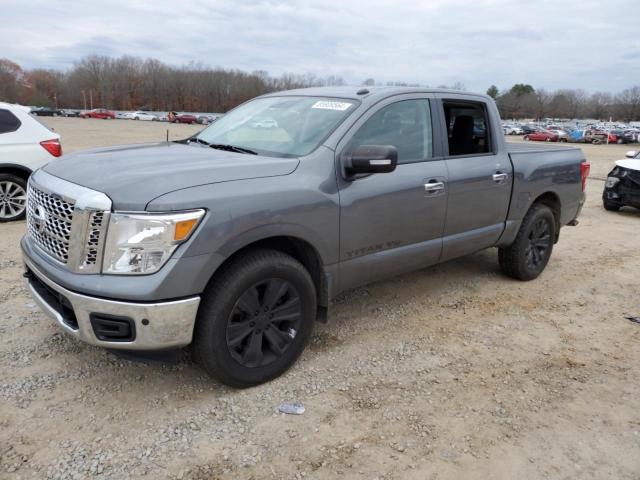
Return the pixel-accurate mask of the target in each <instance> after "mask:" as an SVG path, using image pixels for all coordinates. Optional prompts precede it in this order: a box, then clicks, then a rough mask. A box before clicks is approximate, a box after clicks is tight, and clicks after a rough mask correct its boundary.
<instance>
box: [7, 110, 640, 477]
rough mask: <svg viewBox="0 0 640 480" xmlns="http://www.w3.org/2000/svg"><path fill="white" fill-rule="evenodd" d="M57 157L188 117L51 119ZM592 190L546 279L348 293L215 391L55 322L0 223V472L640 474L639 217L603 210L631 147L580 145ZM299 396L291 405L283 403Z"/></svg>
mask: <svg viewBox="0 0 640 480" xmlns="http://www.w3.org/2000/svg"><path fill="white" fill-rule="evenodd" d="M45 121H46V123H48V124H50V125H51V126H53V127H54V128H55V129H56V130H58V131H59V132H60V133H61V134H62V136H63V146H64V149H65V151H67V152H70V151H73V150H77V149H79V148H85V147H89V146H96V145H109V144H119V143H127V142H136V141H153V140H156V139H158V140H160V139H164V138H165V135H166V129H167V128H169V130H170V137H171V138H180V137H184V136H186V134H187V132H193V131H195V130H197V128H196V127H190V126H183V125H177V126H167V125H166V124H156V123H142V122H140V123H138V122H133V121H121V120H117V121H102V120H80V119H51V120H45ZM584 150H585V152H586V154H587V157H588V159H589V160H590V161H591V162H592V165H593V168H592V176H593V177H594V178H592V179H591V180H589V185H588V189H589V195H588V201H587V205H586V208H585V210H584V211H583V214H582V217H581V222H580V225H579V226H578V227H575V228H570V227H567V228H565V229H563V230H562V234H561V239H560V243H559V244H558V245H557V246H556V249H555V250H554V254H553V257H552V259H551V262H550V264H549V266H548V268H547V270H546V271H545V273H544V274H543V275H542V276H541V277H540V278H539V279H538V280H536V281H533V282H530V283H520V282H517V281H513V280H510V279H508V278H505V277H504V276H502V275H501V274H500V273H499V271H498V264H497V258H496V257H497V255H496V251H494V250H489V251H485V252H481V253H478V254H475V255H473V256H470V257H467V258H464V259H460V260H456V261H452V262H448V263H446V264H444V265H440V266H437V267H434V268H430V269H427V270H423V271H420V272H417V273H413V274H410V275H405V276H402V277H399V278H395V279H392V280H388V281H384V282H380V283H377V284H374V285H372V286H369V287H367V288H361V289H358V290H355V291H352V292H349V293H348V294H346V295H344V296H342V297H340V298H339V299H338V300H337V301H336V304H335V308H334V309H333V317H332V321H331V322H330V323H329V324H328V325H318V327H317V329H316V333H315V336H314V338H313V341H312V344H311V345H310V348H309V349H308V350H307V351H306V353H305V354H304V355H303V357H302V359H301V361H300V362H299V363H298V364H297V365H296V366H295V367H294V368H293V369H292V370H291V371H290V372H289V373H288V374H286V375H285V376H283V377H282V378H279V379H278V380H276V381H273V382H271V383H269V384H268V385H264V386H261V387H258V388H253V389H250V390H245V391H234V390H231V389H228V388H225V387H222V386H220V385H217V384H215V383H213V382H212V381H210V380H209V379H208V378H207V377H205V376H204V374H203V372H202V371H201V370H200V369H198V368H197V367H196V366H194V365H193V364H191V363H190V362H189V361H188V360H185V361H184V362H182V363H180V364H178V365H172V366H167V365H157V364H153V365H146V364H140V363H131V362H128V361H124V360H121V359H119V358H117V357H115V356H113V355H112V354H110V353H107V352H105V351H103V350H101V349H98V348H93V347H89V346H86V345H82V344H80V343H77V342H76V341H74V340H72V339H70V338H68V337H66V336H65V335H63V334H62V333H61V332H60V329H59V328H58V327H56V326H55V325H54V324H53V323H52V322H51V321H50V320H49V319H48V318H47V317H45V316H44V315H43V314H42V313H40V311H39V310H38V308H36V307H35V305H34V303H33V302H32V300H31V299H30V298H29V296H28V295H27V292H26V290H25V288H24V287H23V283H22V278H21V273H22V269H21V264H20V252H19V246H18V240H19V238H20V237H21V235H22V234H23V231H24V228H25V226H24V222H20V223H15V224H10V225H0V232H1V237H0V285H1V286H2V288H1V290H0V312H1V313H0V375H1V380H0V478H38V479H40V478H56V479H57V478H64V479H67V478H87V477H93V476H96V477H97V478H105V479H126V478H132V479H138V478H145V479H157V478H172V479H176V478H179V479H213V478H230V479H231V478H233V479H262V478H278V479H279V478H281V479H292V478H314V479H315V478H319V479H325V478H343V477H347V478H363V479H373V478H379V479H433V480H435V479H438V480H442V479H465V480H467V479H514V478H523V479H524V478H526V479H581V480H585V479H604V478H610V479H639V478H640V324H637V323H633V322H631V321H629V320H627V319H625V316H630V315H633V316H640V281H639V280H640V277H639V276H638V273H639V272H640V253H639V250H638V249H639V246H638V234H639V233H640V212H637V211H633V210H625V211H621V212H619V213H610V212H606V211H605V210H604V209H603V208H602V206H601V202H600V194H601V191H602V187H603V182H602V181H601V180H598V178H603V177H604V176H606V173H607V171H608V170H609V169H610V167H611V165H612V164H613V159H616V158H621V157H622V156H623V154H624V152H625V151H626V150H628V148H627V147H626V146H616V145H610V146H586V147H584ZM290 400H297V401H301V402H303V403H304V404H305V406H306V408H307V410H306V413H305V414H304V415H302V416H285V415H281V414H276V413H274V412H275V409H276V408H277V406H278V405H279V404H280V402H282V401H290Z"/></svg>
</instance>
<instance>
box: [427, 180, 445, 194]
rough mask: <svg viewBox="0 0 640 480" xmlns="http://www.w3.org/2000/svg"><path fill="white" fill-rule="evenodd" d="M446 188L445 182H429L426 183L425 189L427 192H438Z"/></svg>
mask: <svg viewBox="0 0 640 480" xmlns="http://www.w3.org/2000/svg"><path fill="white" fill-rule="evenodd" d="M443 190H444V182H437V181H434V182H427V183H425V184H424V191H425V192H427V193H438V192H442V191H443Z"/></svg>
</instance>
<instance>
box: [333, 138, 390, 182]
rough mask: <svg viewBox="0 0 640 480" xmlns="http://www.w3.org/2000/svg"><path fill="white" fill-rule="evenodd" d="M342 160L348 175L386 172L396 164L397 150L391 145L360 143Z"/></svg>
mask: <svg viewBox="0 0 640 480" xmlns="http://www.w3.org/2000/svg"><path fill="white" fill-rule="evenodd" d="M342 161H343V165H344V169H345V171H346V172H347V174H349V175H356V174H365V173H388V172H393V171H394V170H395V169H396V165H398V150H397V149H396V147H394V146H393V145H360V146H359V147H358V148H356V149H355V150H354V151H353V152H349V153H347V154H346V155H344V157H343V159H342Z"/></svg>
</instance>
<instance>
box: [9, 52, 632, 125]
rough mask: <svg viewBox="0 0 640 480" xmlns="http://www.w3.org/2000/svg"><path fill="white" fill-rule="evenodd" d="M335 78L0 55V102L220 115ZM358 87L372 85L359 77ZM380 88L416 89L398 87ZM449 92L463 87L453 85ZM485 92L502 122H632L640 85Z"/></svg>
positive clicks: (98, 58) (127, 59)
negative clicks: (25, 64) (46, 62)
mask: <svg viewBox="0 0 640 480" xmlns="http://www.w3.org/2000/svg"><path fill="white" fill-rule="evenodd" d="M345 84H346V83H345V81H344V80H343V79H342V78H341V77H338V76H328V77H324V78H323V77H318V76H316V75H314V74H311V73H307V74H291V73H287V74H283V75H281V76H279V77H273V76H270V75H269V74H268V73H267V72H265V71H254V72H250V73H249V72H243V71H241V70H234V69H223V68H210V67H205V66H202V65H200V64H194V63H190V64H188V65H185V66H181V67H176V66H170V65H167V64H165V63H163V62H161V61H159V60H156V59H151V58H150V59H141V58H138V57H132V56H128V55H125V56H122V57H118V58H112V57H108V56H103V55H88V56H86V57H84V58H82V59H81V60H80V61H78V62H77V63H75V65H74V66H73V67H72V68H70V69H68V70H56V69H42V68H35V69H23V68H22V67H21V66H20V65H18V64H17V63H15V62H12V61H11V60H9V59H6V58H5V59H3V58H0V100H3V101H7V102H13V103H21V104H24V105H38V106H50V107H57V108H98V107H103V108H111V109H115V110H138V109H145V110H155V111H168V110H178V111H194V112H226V111H228V110H229V109H231V108H233V107H235V106H236V105H238V104H240V103H242V102H244V101H246V100H248V99H250V98H253V97H255V96H257V95H262V94H265V93H269V92H273V91H278V90H288V89H292V88H302V87H310V86H325V85H327V86H330V85H345ZM362 84H363V85H379V83H376V82H375V80H374V79H372V78H367V79H366V80H364V81H363V82H362ZM387 85H395V86H407V85H409V86H417V84H407V83H405V82H389V83H387ZM452 88H454V89H456V90H464V85H462V84H461V83H456V84H454V85H453V86H452ZM487 94H488V95H490V96H491V97H493V98H494V99H495V100H496V103H497V105H498V108H499V109H500V114H501V115H502V117H503V118H505V119H523V118H532V119H541V118H548V117H550V118H567V119H573V118H593V119H598V120H608V119H609V118H614V119H616V120H623V121H632V120H640V86H635V87H631V88H628V89H626V90H623V91H622V92H619V93H616V94H613V93H610V92H595V93H591V94H589V93H587V92H585V91H584V90H580V89H560V90H555V91H547V90H545V89H542V88H539V89H535V88H534V87H533V86H531V85H528V84H516V85H514V86H512V87H511V88H509V89H506V90H503V91H500V90H499V89H498V88H497V87H496V86H495V85H492V86H491V87H490V88H489V89H488V90H487Z"/></svg>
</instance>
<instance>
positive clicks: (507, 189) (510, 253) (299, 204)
mask: <svg viewBox="0 0 640 480" xmlns="http://www.w3.org/2000/svg"><path fill="white" fill-rule="evenodd" d="M588 171H589V165H588V164H587V163H586V162H585V158H584V155H583V153H582V152H581V151H580V150H579V149H576V148H566V147H562V148H559V147H557V148H553V147H551V148H548V147H547V148H545V147H538V148H536V147H531V146H526V147H525V146H522V147H517V146H515V145H506V144H505V142H504V138H503V134H502V128H501V125H500V118H499V115H498V112H497V109H496V107H495V105H494V103H493V101H492V100H491V98H489V97H487V96H484V95H475V94H467V93H460V92H453V91H444V90H432V89H422V88H370V89H364V88H362V89H357V88H347V87H341V88H313V89H303V90H295V91H288V92H278V93H273V94H269V95H265V96H262V97H259V98H256V99H253V100H251V101H249V102H247V103H244V104H243V105H240V106H239V107H237V108H236V109H234V110H232V111H231V112H229V113H228V114H227V115H225V116H224V117H222V118H221V119H220V120H218V121H217V122H216V123H214V124H213V125H211V126H209V127H207V128H206V129H204V130H202V131H201V132H200V133H198V134H197V135H195V136H193V137H191V138H189V139H186V140H184V141H178V142H166V143H165V142H163V143H157V144H151V145H150V144H144V145H132V146H119V147H111V148H101V149H97V150H91V151H84V152H79V153H76V154H72V155H66V156H65V157H62V158H61V159H59V160H55V161H53V162H51V163H49V164H48V165H47V166H46V167H44V168H42V169H40V170H38V171H36V172H35V173H34V174H33V175H32V177H31V179H30V181H29V185H28V201H27V234H26V235H25V237H24V238H23V240H22V251H23V254H24V255H23V257H24V263H25V268H26V272H25V277H26V278H27V279H28V288H29V290H30V292H31V294H32V295H33V297H34V299H35V300H36V301H37V303H38V304H39V305H40V306H41V308H42V309H43V310H44V311H45V312H47V313H48V314H49V315H50V316H52V317H53V318H54V319H55V320H56V321H57V322H58V323H59V324H60V326H61V327H62V328H63V329H64V330H65V331H66V332H68V333H69V334H71V335H73V336H75V337H76V338H78V339H80V340H82V341H84V342H87V343H90V344H92V345H98V346H101V347H106V348H109V349H127V350H130V351H133V352H136V351H138V352H140V351H147V352H148V351H152V350H165V349H175V348H181V347H185V346H187V345H190V346H191V350H192V352H193V356H194V358H195V359H196V360H197V361H198V362H200V363H201V364H202V366H203V367H204V369H205V370H206V371H207V372H208V373H209V374H210V375H212V376H213V377H214V378H216V379H218V380H219V381H221V382H224V383H226V384H228V385H231V386H235V387H247V386H251V385H256V384H259V383H261V382H265V381H268V380H270V379H272V378H274V377H276V376H278V375H280V374H281V373H283V372H284V371H285V370H286V369H287V368H288V367H290V366H291V365H292V364H293V363H294V362H295V360H296V359H297V358H298V356H299V355H300V354H301V352H302V350H303V349H304V347H305V345H306V344H307V342H308V341H309V338H310V335H311V332H312V329H313V325H314V322H315V321H316V320H320V321H325V320H326V318H327V316H328V308H329V306H330V302H331V299H332V298H333V297H335V296H336V295H337V294H338V293H340V292H342V291H344V290H346V289H350V288H354V287H357V286H359V285H363V284H366V283H370V282H373V281H376V280H379V279H382V278H386V277H390V276H393V275H398V274H402V273H404V272H408V271H410V270H415V269H421V268H424V267H427V266H429V265H433V264H436V263H439V262H444V261H447V260H450V259H452V258H456V257H460V256H462V255H467V254H470V253H473V252H476V251H478V250H482V249H485V248H489V247H497V248H498V249H499V257H498V258H499V263H500V267H501V269H502V271H503V272H504V273H505V274H506V275H508V276H510V277H513V278H517V279H520V280H531V279H534V278H536V277H537V276H538V275H539V274H540V273H541V272H542V270H543V269H544V268H545V266H546V264H547V262H548V261H549V257H550V255H551V250H552V248H553V245H554V243H556V242H557V241H558V236H559V233H560V227H562V226H563V225H571V224H575V223H576V217H577V216H578V214H579V213H580V209H581V207H582V205H583V202H584V189H585V182H586V177H587V174H588Z"/></svg>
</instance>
